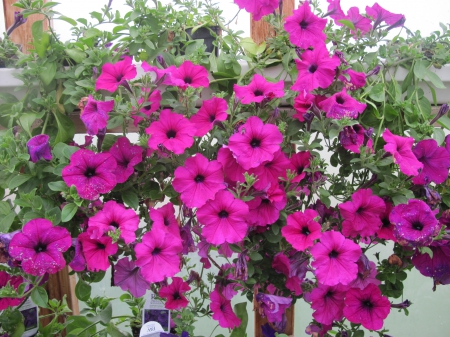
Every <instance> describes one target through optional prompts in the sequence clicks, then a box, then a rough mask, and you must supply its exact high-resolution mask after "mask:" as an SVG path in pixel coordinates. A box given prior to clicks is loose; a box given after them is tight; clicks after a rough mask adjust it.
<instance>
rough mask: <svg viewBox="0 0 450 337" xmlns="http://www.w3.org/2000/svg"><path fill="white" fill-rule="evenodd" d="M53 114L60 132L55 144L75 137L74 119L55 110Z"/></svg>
mask: <svg viewBox="0 0 450 337" xmlns="http://www.w3.org/2000/svg"><path fill="white" fill-rule="evenodd" d="M53 115H54V116H55V118H56V124H57V125H58V133H57V134H56V138H55V140H54V144H57V143H64V142H66V141H69V140H71V139H73V136H74V135H75V125H74V124H73V121H72V120H71V119H70V118H69V117H67V116H66V115H64V114H62V113H59V112H55V113H54V114H53Z"/></svg>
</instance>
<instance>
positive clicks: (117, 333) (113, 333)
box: [106, 323, 131, 337]
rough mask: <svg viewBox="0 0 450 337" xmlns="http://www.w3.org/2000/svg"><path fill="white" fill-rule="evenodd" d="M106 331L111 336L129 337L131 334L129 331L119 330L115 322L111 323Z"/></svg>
mask: <svg viewBox="0 0 450 337" xmlns="http://www.w3.org/2000/svg"><path fill="white" fill-rule="evenodd" d="M106 333H107V334H108V336H111V337H128V336H131V335H130V334H129V333H126V332H123V331H121V330H119V328H118V327H116V326H115V325H114V323H109V324H108V325H107V327H106Z"/></svg>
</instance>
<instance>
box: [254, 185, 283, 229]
mask: <svg viewBox="0 0 450 337" xmlns="http://www.w3.org/2000/svg"><path fill="white" fill-rule="evenodd" d="M286 203H287V197H286V193H285V192H284V190H282V189H281V188H279V187H278V185H274V186H271V187H270V188H269V189H268V190H267V192H266V195H265V196H261V197H259V196H258V197H255V198H254V199H252V200H250V201H247V205H248V208H249V213H248V216H247V222H248V224H249V225H252V226H267V225H271V224H273V223H274V222H275V221H277V220H278V218H279V216H280V211H281V210H283V209H284V207H285V206H286Z"/></svg>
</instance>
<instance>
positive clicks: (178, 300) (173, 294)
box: [159, 277, 191, 310]
mask: <svg viewBox="0 0 450 337" xmlns="http://www.w3.org/2000/svg"><path fill="white" fill-rule="evenodd" d="M189 290H191V287H190V286H189V284H187V283H186V282H184V281H183V279H182V278H181V277H172V283H171V284H170V285H168V286H165V287H162V288H161V289H160V290H159V296H160V297H162V298H165V299H166V303H165V304H164V307H165V308H166V309H169V310H180V309H181V308H186V306H187V305H188V304H189V301H188V300H187V298H186V297H185V296H184V295H183V294H184V293H185V292H188V291H189Z"/></svg>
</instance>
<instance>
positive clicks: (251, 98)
mask: <svg viewBox="0 0 450 337" xmlns="http://www.w3.org/2000/svg"><path fill="white" fill-rule="evenodd" d="M233 89H234V92H235V93H236V97H237V98H239V99H240V100H241V103H242V104H250V103H261V102H262V101H263V100H264V99H273V98H280V97H283V96H284V90H283V89H284V82H283V80H281V81H279V82H277V83H272V82H269V81H267V80H266V79H265V78H264V76H261V75H259V74H255V75H254V76H253V78H252V81H251V82H250V84H248V85H244V86H241V85H237V84H235V85H234V87H233Z"/></svg>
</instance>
